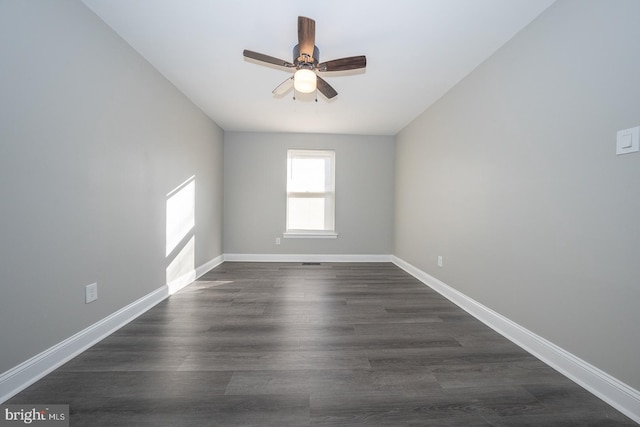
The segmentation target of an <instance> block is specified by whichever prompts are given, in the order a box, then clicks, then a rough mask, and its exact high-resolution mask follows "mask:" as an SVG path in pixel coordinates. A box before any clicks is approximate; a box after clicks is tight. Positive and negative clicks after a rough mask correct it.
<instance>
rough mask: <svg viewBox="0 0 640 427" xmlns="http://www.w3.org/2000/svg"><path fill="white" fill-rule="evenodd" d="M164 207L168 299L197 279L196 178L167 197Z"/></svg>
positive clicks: (181, 185) (184, 183)
mask: <svg viewBox="0 0 640 427" xmlns="http://www.w3.org/2000/svg"><path fill="white" fill-rule="evenodd" d="M166 206H167V211H166V216H167V224H166V257H167V261H168V265H167V268H166V279H167V287H168V288H169V295H171V294H173V293H175V292H177V291H178V290H180V289H182V288H183V287H185V286H186V285H188V284H189V283H191V282H192V281H194V280H195V278H196V267H195V265H196V244H195V241H196V240H195V239H196V236H195V234H194V229H195V225H196V215H195V212H196V177H195V175H194V176H192V177H190V178H189V179H187V180H186V181H185V182H183V183H182V184H180V185H179V186H177V187H176V188H175V189H173V190H172V191H171V192H169V193H168V194H167V205H166ZM189 235H191V237H190V238H189ZM187 239H188V240H187Z"/></svg>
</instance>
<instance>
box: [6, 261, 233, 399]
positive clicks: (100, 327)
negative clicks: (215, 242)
mask: <svg viewBox="0 0 640 427" xmlns="http://www.w3.org/2000/svg"><path fill="white" fill-rule="evenodd" d="M223 259H224V258H223V256H222V255H220V256H218V257H216V258H214V259H212V260H210V261H207V262H206V263H204V264H202V265H201V266H199V267H197V268H196V269H195V273H190V274H188V275H184V276H182V277H180V278H178V279H176V280H174V281H172V283H171V284H167V285H166V286H162V287H160V288H158V289H156V290H155V291H153V292H151V293H149V294H147V295H145V296H143V297H142V298H140V299H138V300H136V301H134V302H132V303H131V304H129V305H127V306H126V307H123V308H121V309H120V310H118V311H116V312H115V313H112V314H110V315H109V316H107V317H105V318H104V319H102V320H99V321H98V322H96V323H94V324H93V325H91V326H89V327H88V328H86V329H83V330H82V331H80V332H78V333H77V334H75V335H73V336H71V337H69V338H67V339H66V340H64V341H62V342H60V343H58V344H56V345H54V346H52V347H50V348H48V349H47V350H45V351H43V352H42V353H40V354H38V355H36V356H34V357H32V358H31V359H29V360H26V361H24V362H22V363H21V364H19V365H18V366H15V367H14V368H12V369H9V370H8V371H6V372H4V373H2V374H0V403H2V402H5V401H6V400H8V399H10V398H11V397H12V396H14V395H15V394H17V393H19V392H20V391H22V390H24V389H25V388H27V387H28V386H30V385H31V384H33V383H35V382H36V381H38V380H39V379H40V378H42V377H44V376H45V375H47V374H48V373H50V372H52V371H53V370H55V369H56V368H58V367H60V366H62V365H63V364H65V363H66V362H68V361H69V360H71V359H73V358H74V357H75V356H77V355H78V354H80V353H82V352H83V351H85V350H87V349H88V348H89V347H91V346H93V345H94V344H96V343H98V342H99V341H101V340H103V339H104V338H106V337H107V336H109V335H110V334H112V333H113V332H115V331H116V330H118V329H120V328H121V327H123V326H124V325H126V324H127V323H129V322H131V321H132V320H134V319H135V318H136V317H138V316H140V315H141V314H143V313H145V312H146V311H147V310H149V309H150V308H152V307H154V306H155V305H157V304H158V303H160V302H161V301H163V300H164V299H165V298H167V297H168V296H169V294H170V290H171V291H172V293H173V292H176V291H177V290H179V289H182V288H184V287H185V286H187V285H189V284H190V283H191V282H193V280H194V279H195V278H197V277H200V276H202V275H203V274H204V273H206V272H207V271H209V270H211V269H212V268H214V267H216V266H218V265H219V264H221V263H222V262H223ZM186 276H189V277H190V278H191V280H189V281H188V282H186V280H187V279H188V277H186ZM194 276H195V277H194Z"/></svg>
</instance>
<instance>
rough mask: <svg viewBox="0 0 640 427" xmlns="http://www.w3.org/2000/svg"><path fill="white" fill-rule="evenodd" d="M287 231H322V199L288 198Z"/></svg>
mask: <svg viewBox="0 0 640 427" xmlns="http://www.w3.org/2000/svg"><path fill="white" fill-rule="evenodd" d="M287 214H288V215H287V218H288V220H289V223H288V225H287V228H288V229H289V230H324V199H316V198H308V197H305V198H299V199H298V198H293V197H290V198H289V212H287Z"/></svg>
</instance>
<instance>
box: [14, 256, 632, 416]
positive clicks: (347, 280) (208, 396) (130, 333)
mask: <svg viewBox="0 0 640 427" xmlns="http://www.w3.org/2000/svg"><path fill="white" fill-rule="evenodd" d="M7 403H48V404H55V403H60V404H69V405H70V412H71V425H72V426H209V425H212V426H213V425H215V426H306V425H314V426H316V425H317V426H321V425H322V426H324V425H327V426H352V425H362V426H376V425H385V426H407V425H409V426H413V425H415V426H521V425H530V426H612V425H635V423H633V421H631V420H630V419H628V418H626V417H625V416H624V415H622V414H621V413H619V412H617V411H616V410H614V409H613V408H611V407H610V406H608V405H607V404H605V403H604V402H602V401H601V400H599V399H598V398H596V397H594V396H593V395H591V394H589V393H588V392H586V391H585V390H583V389H582V388H581V387H579V386H577V385H576V384H574V383H573V382H571V381H570V380H568V379H567V378H565V377H563V376H562V375H560V374H558V373H557V372H555V371H554V370H553V369H551V368H550V367H548V366H546V365H545V364H543V363H542V362H540V361H539V360H537V359H536V358H535V357H533V356H531V355H529V354H528V353H526V352H525V351H523V350H522V349H520V348H519V347H517V346H516V345H514V344H512V343H511V342H509V341H508V340H506V339H505V338H503V337H501V336H500V335H498V334H497V333H495V332H493V331H492V330H490V329H489V328H487V327H486V326H485V325H484V324H482V323H481V322H479V321H477V320H475V319H474V318H472V317H471V316H470V315H468V314H467V313H465V312H464V311H462V310H461V309H459V308H458V307H456V306H455V305H454V304H452V303H450V302H449V301H447V300H446V299H444V298H443V297H441V296H440V295H439V294H437V293H435V292H434V291H432V290H431V289H429V288H428V287H427V286H425V285H423V284H421V283H420V282H419V281H418V280H416V279H414V278H413V277H411V276H410V275H408V274H407V273H405V272H404V271H402V270H400V269H399V268H397V267H396V266H394V265H393V264H387V263H374V264H370V263H366V264H365V263H357V264H351V263H335V264H332V263H323V264H321V265H304V266H303V265H301V264H299V263H298V264H293V263H224V264H222V265H220V266H219V267H217V268H215V269H213V270H212V271H210V272H208V273H207V274H205V275H204V276H203V277H201V278H200V280H198V281H197V282H195V283H194V284H192V285H190V286H189V287H187V288H185V289H183V290H182V291H181V292H179V293H177V294H175V295H173V296H171V297H170V298H169V299H167V300H165V301H164V302H162V303H161V304H159V305H158V306H156V307H154V308H153V309H152V310H150V311H148V312H147V313H146V314H144V315H143V316H141V317H139V318H138V319H136V320H135V321H134V322H132V323H130V324H129V325H127V326H125V327H124V328H122V329H120V330H119V331H117V332H116V333H115V334H113V335H112V336H110V337H108V338H107V339H105V340H104V341H102V342H100V343H99V344H97V345H96V346H94V347H92V348H91V349H89V350H88V351H86V352H84V353H83V354H81V355H79V356H78V357H76V358H75V359H73V360H71V361H70V362H68V363H67V364H65V365H64V366H62V367H60V368H59V369H57V370H56V371H54V372H53V373H51V374H50V375H48V376H47V377H45V378H43V379H42V380H40V381H39V382H37V383H36V384H34V385H32V386H31V387H29V388H28V389H26V390H24V391H23V392H22V393H20V394H18V395H16V396H15V397H14V398H13V399H11V400H10V401H9V402H7Z"/></svg>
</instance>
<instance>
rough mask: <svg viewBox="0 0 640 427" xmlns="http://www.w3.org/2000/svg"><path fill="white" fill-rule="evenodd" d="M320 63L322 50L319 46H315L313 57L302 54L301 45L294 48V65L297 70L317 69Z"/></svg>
mask: <svg viewBox="0 0 640 427" xmlns="http://www.w3.org/2000/svg"><path fill="white" fill-rule="evenodd" d="M319 62H320V50H318V46H313V57H309V55H307V54H304V53H303V54H302V55H301V54H300V45H299V44H297V45H295V46H294V47H293V63H294V64H295V66H296V68H297V69H301V68H308V69H311V70H312V69H315V68H316V66H317V65H318V63H319Z"/></svg>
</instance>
